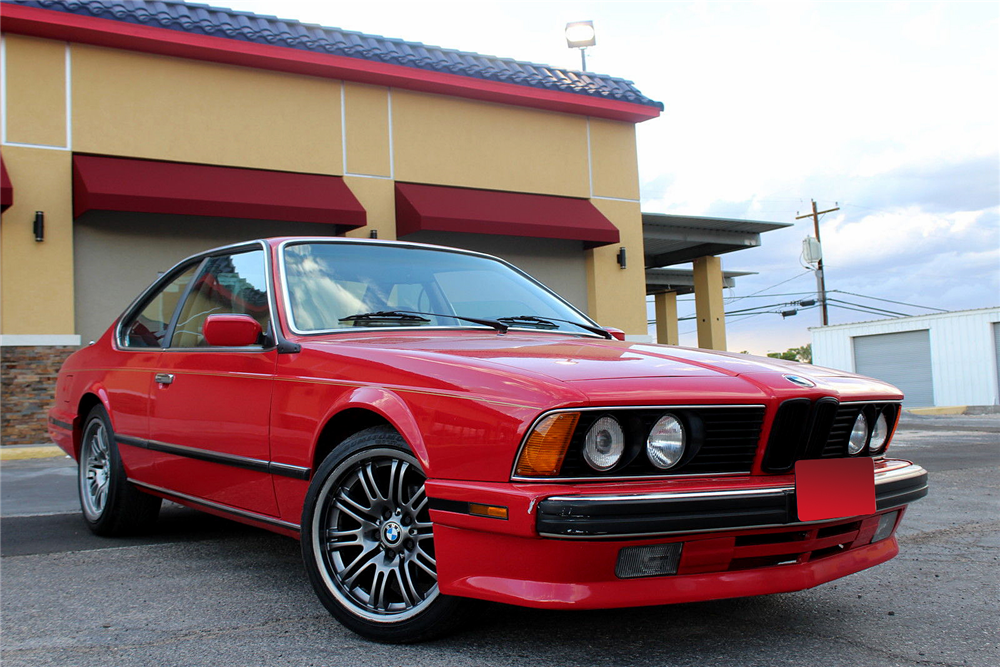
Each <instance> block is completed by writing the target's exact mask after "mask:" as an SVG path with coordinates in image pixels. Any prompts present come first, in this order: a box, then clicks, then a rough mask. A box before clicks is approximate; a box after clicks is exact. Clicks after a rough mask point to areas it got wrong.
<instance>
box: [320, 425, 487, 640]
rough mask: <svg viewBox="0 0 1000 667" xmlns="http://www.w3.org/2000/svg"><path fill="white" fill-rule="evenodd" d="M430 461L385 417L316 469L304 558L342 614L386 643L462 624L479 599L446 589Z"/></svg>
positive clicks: (328, 603) (326, 599) (326, 601)
mask: <svg viewBox="0 0 1000 667" xmlns="http://www.w3.org/2000/svg"><path fill="white" fill-rule="evenodd" d="M425 479H426V478H425V477H424V473H423V470H421V468H420V464H419V462H418V461H417V459H416V457H414V456H413V453H412V452H411V451H410V449H409V447H407V445H406V441H405V440H403V438H402V437H401V436H400V435H399V434H398V433H397V432H396V431H395V430H393V429H391V428H389V427H384V426H376V427H373V428H368V429H365V430H364V431H360V432H359V433H356V434H355V435H353V436H351V437H349V438H347V439H346V440H344V442H342V443H341V444H340V445H339V446H338V447H336V449H334V451H333V452H332V453H331V454H330V455H329V456H327V457H326V460H324V461H323V463H322V464H321V465H320V466H319V468H318V469H317V470H316V474H315V475H314V476H313V480H312V482H311V483H310V485H309V492H308V494H307V495H306V500H305V505H304V507H303V509H302V526H301V530H302V559H303V561H304V562H305V566H306V572H307V573H308V575H309V580H310V581H311V582H312V585H313V588H315V590H316V594H317V595H318V596H319V599H320V601H321V602H322V603H323V605H324V606H325V607H326V608H327V609H328V610H329V611H330V614H332V615H333V616H334V617H335V618H336V619H337V620H338V621H340V622H341V623H342V624H344V625H345V626H346V627H347V628H348V629H350V630H353V631H354V632H356V633H357V634H359V635H361V636H363V637H366V638H368V639H372V640H375V641H379V642H385V643H393V644H406V643H412V642H418V641H425V640H428V639H434V638H436V637H440V636H443V635H445V634H448V633H450V632H452V631H454V630H455V629H456V628H457V627H458V626H459V625H460V624H461V619H462V618H463V614H462V613H461V611H462V610H463V609H465V608H466V607H467V606H468V603H470V602H471V601H469V600H465V599H463V598H457V597H451V596H447V595H441V594H440V593H439V592H438V589H437V569H436V560H435V558H434V548H433V542H434V539H433V531H432V527H431V521H430V514H429V512H428V510H427V496H426V494H425V492H424V486H423V484H424V481H425Z"/></svg>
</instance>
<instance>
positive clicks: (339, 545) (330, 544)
mask: <svg viewBox="0 0 1000 667" xmlns="http://www.w3.org/2000/svg"><path fill="white" fill-rule="evenodd" d="M363 532H364V529H363V528H357V529H355V530H332V529H331V530H327V531H326V535H325V536H326V545H325V546H326V549H327V551H336V550H337V549H343V548H345V547H359V546H362V545H363V544H364V536H363Z"/></svg>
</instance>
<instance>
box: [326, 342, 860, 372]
mask: <svg viewBox="0 0 1000 667" xmlns="http://www.w3.org/2000/svg"><path fill="white" fill-rule="evenodd" d="M313 340H316V339H313ZM317 342H319V343H321V345H323V346H325V344H327V343H328V344H330V345H333V344H336V345H337V346H338V347H340V346H341V345H350V346H355V345H356V346H359V347H363V348H367V349H369V350H371V351H372V352H374V349H373V348H379V356H383V355H388V356H393V355H399V356H400V357H401V358H404V357H409V358H412V357H414V356H421V357H425V358H426V357H437V358H442V357H447V358H448V359H450V360H452V361H454V360H455V359H456V358H459V359H463V360H465V362H466V365H468V366H477V365H480V364H482V365H488V366H491V367H494V368H495V367H496V366H498V365H499V366H504V367H507V368H510V369H516V370H518V371H522V372H524V373H528V374H531V375H536V376H537V375H544V376H547V377H550V378H553V379H557V380H561V381H564V382H592V381H597V380H614V379H636V378H667V377H736V376H781V375H789V374H793V375H800V376H803V377H805V378H807V379H809V380H811V381H814V382H820V381H822V379H824V378H850V377H857V376H853V375H852V374H850V373H844V372H842V371H836V370H832V369H827V368H820V367H816V366H811V365H808V364H799V363H796V362H786V361H781V360H776V359H770V358H766V357H753V356H750V355H745V354H732V353H727V352H711V351H706V350H699V349H692V348H682V347H673V346H666V345H653V344H648V343H632V342H623V341H617V340H604V339H597V338H588V337H580V336H565V335H557V334H544V333H520V332H510V333H508V334H507V335H504V336H498V335H496V334H493V333H492V332H490V333H487V332H479V331H475V332H470V331H468V330H465V331H462V332H455V331H447V332H444V331H441V332H434V333H430V332H427V333H424V332H420V333H418V332H392V333H389V332H386V333H385V334H360V333H352V334H347V335H341V336H331V337H329V338H326V339H320V340H319V341H317Z"/></svg>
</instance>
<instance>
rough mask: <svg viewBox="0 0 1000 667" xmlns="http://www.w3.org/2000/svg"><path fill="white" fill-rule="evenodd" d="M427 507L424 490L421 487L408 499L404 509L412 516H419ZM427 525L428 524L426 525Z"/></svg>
mask: <svg viewBox="0 0 1000 667" xmlns="http://www.w3.org/2000/svg"><path fill="white" fill-rule="evenodd" d="M426 506H427V492H426V491H425V490H424V487H423V485H422V484H421V485H420V488H419V489H417V491H416V493H414V494H413V497H412V498H410V500H409V501H407V503H406V508H407V509H408V510H410V512H412V513H413V514H420V512H421V511H422V510H423V509H424V507H426ZM428 525H429V524H428Z"/></svg>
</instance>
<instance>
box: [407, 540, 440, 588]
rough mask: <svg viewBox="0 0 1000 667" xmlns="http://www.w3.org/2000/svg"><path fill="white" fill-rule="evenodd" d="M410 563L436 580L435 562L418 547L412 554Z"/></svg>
mask: <svg viewBox="0 0 1000 667" xmlns="http://www.w3.org/2000/svg"><path fill="white" fill-rule="evenodd" d="M424 561H427V562H426V563H425V562H424ZM412 563H413V564H414V565H416V566H417V567H419V568H420V569H421V570H423V571H424V572H426V573H427V574H429V575H431V576H432V577H434V579H435V581H436V580H437V561H436V560H434V559H433V558H432V557H431V556H429V555H428V554H427V552H426V551H424V550H423V549H421V548H420V547H417V551H416V552H415V553H414V554H413V561H412Z"/></svg>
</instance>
